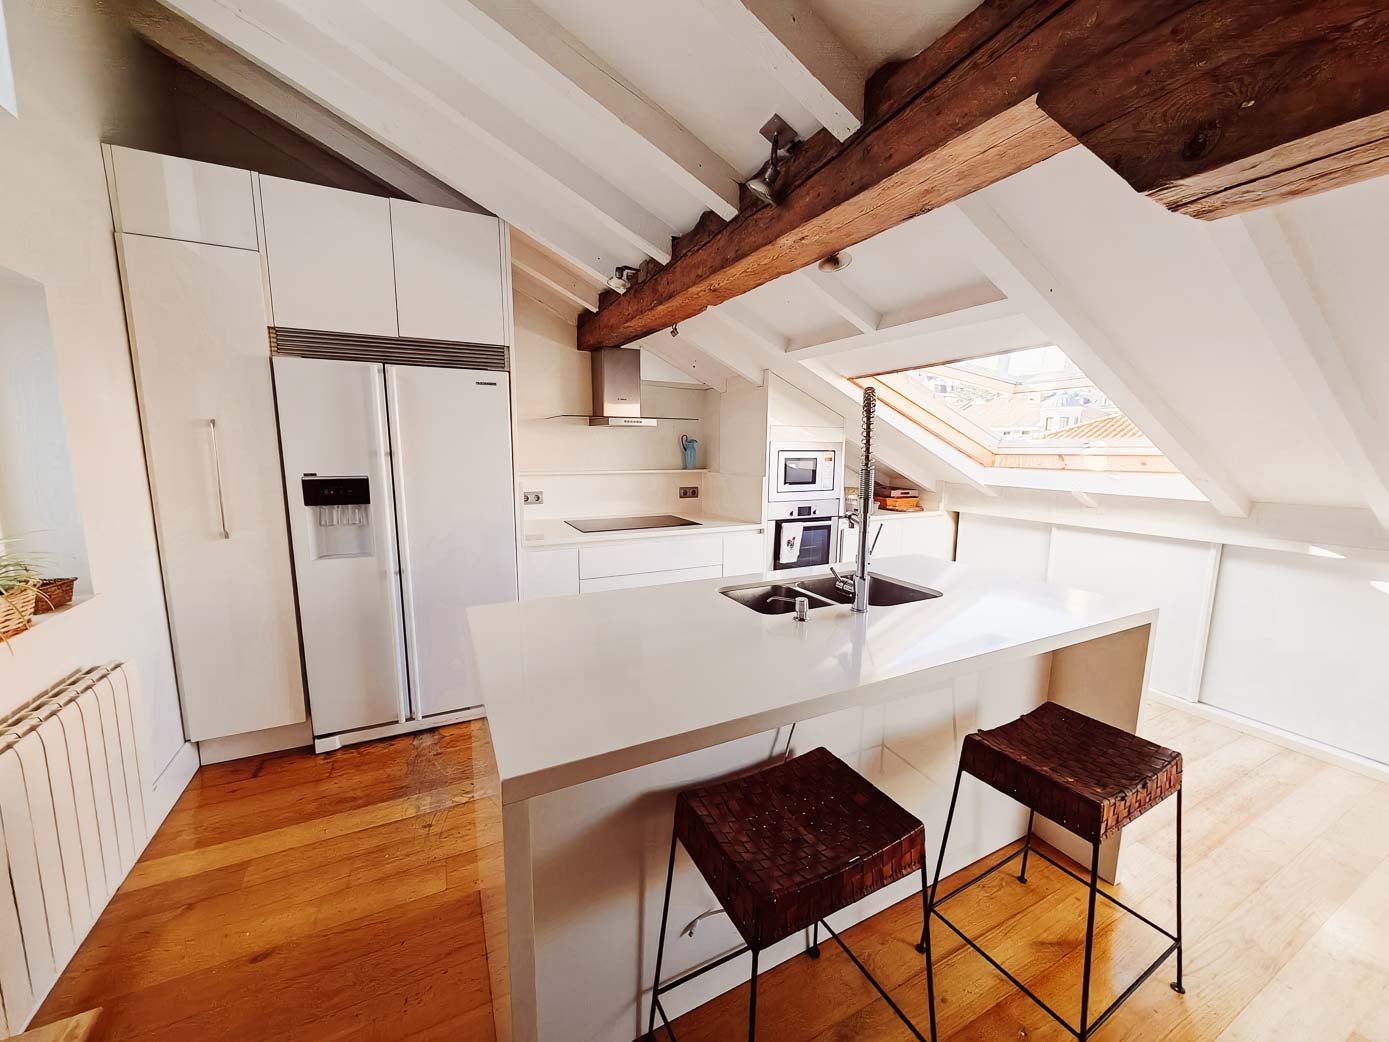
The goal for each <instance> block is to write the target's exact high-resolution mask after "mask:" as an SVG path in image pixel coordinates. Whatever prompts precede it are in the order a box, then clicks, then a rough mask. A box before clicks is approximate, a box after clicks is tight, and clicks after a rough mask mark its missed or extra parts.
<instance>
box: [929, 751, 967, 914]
mask: <svg viewBox="0 0 1389 1042" xmlns="http://www.w3.org/2000/svg"><path fill="white" fill-rule="evenodd" d="M961 777H964V767H956V786H954V791H953V792H951V793H950V810H949V811H947V813H946V831H945V832H943V834H942V836H940V854H939V856H938V857H936V881H935V882H933V884H931V907H935V903H936V889H938V888H939V886H940V870H942V868H943V867H945V863H946V843H949V842H950V825H951V824H954V804H956V802H957V800H958V799H960V778H961Z"/></svg>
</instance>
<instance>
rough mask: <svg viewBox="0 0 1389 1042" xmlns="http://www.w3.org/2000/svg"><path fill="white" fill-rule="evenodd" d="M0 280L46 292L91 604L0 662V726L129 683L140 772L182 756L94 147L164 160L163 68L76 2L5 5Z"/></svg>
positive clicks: (103, 8)
mask: <svg viewBox="0 0 1389 1042" xmlns="http://www.w3.org/2000/svg"><path fill="white" fill-rule="evenodd" d="M5 14H6V18H7V21H8V26H9V36H10V47H11V53H12V55H13V58H14V66H15V80H16V84H17V89H18V95H19V111H20V115H19V116H18V117H17V118H16V117H14V116H11V115H10V114H9V113H7V112H3V111H0V156H3V157H4V160H3V162H0V268H8V269H10V270H12V271H14V272H16V273H18V274H20V275H22V276H24V277H26V278H29V279H33V280H34V281H36V282H38V283H40V284H42V285H43V287H44V291H45V293H46V296H47V301H48V313H49V322H50V326H51V331H52V337H53V346H54V350H55V352H56V356H57V360H58V372H59V379H60V384H59V385H60V387H61V391H62V399H63V407H64V412H65V414H66V417H67V425H68V435H69V441H70V446H71V453H72V464H73V473H74V477H75V480H76V487H77V498H78V501H79V503H80V506H81V510H82V514H83V516H84V518H85V521H86V539H87V548H88V552H89V555H90V560H91V577H92V585H93V587H94V589H95V591H96V596H95V597H94V598H93V599H92V600H91V601H89V602H87V603H85V604H82V605H79V606H77V607H76V608H74V609H73V610H71V611H69V612H66V613H63V614H62V615H60V616H57V617H55V618H53V619H51V620H50V621H47V622H45V623H43V624H42V625H40V626H39V627H37V628H36V629H35V630H33V631H31V632H29V633H25V634H21V635H20V636H19V637H18V638H16V639H15V640H14V641H13V643H12V645H11V649H10V651H9V652H5V653H0V712H3V711H4V710H7V709H9V708H11V707H12V706H14V705H16V704H17V703H19V702H22V701H23V700H25V699H27V698H29V697H30V696H32V695H34V694H36V693H38V691H39V690H40V689H42V688H44V687H46V686H48V685H49V684H52V683H53V682H55V681H56V680H58V679H59V678H61V677H62V676H64V675H65V674H67V673H68V672H69V671H71V670H73V669H74V668H76V667H78V666H83V665H93V664H97V663H100V662H103V661H106V660H110V659H122V660H129V661H131V662H132V663H133V664H134V666H135V668H136V669H137V670H138V674H139V678H140V684H141V688H142V701H143V704H144V706H145V710H146V714H147V719H148V722H149V739H150V741H149V748H150V750H151V760H152V764H151V768H150V773H151V774H152V775H153V774H158V773H159V772H160V771H162V769H163V768H164V767H165V766H166V765H168V764H169V763H170V761H171V760H172V759H173V758H174V756H175V755H176V754H177V753H179V752H180V750H181V749H182V748H183V744H184V742H183V725H182V721H181V718H180V715H179V709H178V699H177V691H176V688H175V685H174V672H173V662H172V656H171V653H170V649H169V638H168V628H167V622H166V619H165V615H164V599H163V594H162V590H161V587H160V580H159V566H158V558H157V556H156V552H155V542H154V528H153V521H152V517H151V513H150V505H149V489H148V486H147V484H146V477H145V465H144V455H143V452H142V448H141V442H140V427H139V421H138V417H137V413H136V407H135V394H134V387H133V384H132V379H131V370H130V357H129V353H128V346H127V341H126V333H125V319H124V315H123V311H122V303H121V291H120V283H119V279H118V276H117V271H116V257H115V248H114V245H113V241H112V225H111V211H110V204H109V202H108V200H107V195H106V180H105V175H104V173H103V170H102V162H101V149H100V143H101V142H102V141H103V140H105V141H114V142H117V143H120V144H126V145H131V146H134V147H137V148H148V149H155V150H161V151H171V150H173V146H174V141H173V127H172V126H171V124H170V123H169V121H168V117H167V112H166V110H165V106H164V105H163V104H162V103H161V89H160V83H161V76H162V73H163V69H164V65H163V61H162V59H159V58H158V57H157V56H154V55H152V53H151V52H149V51H147V50H146V49H145V48H144V47H143V46H142V45H140V44H138V43H137V41H136V40H135V39H134V38H133V37H132V36H131V35H130V34H129V33H128V32H127V31H126V30H125V29H124V27H123V26H122V24H121V22H120V18H119V14H118V12H112V11H111V10H110V9H109V6H108V5H98V4H93V3H90V2H87V0H5Z"/></svg>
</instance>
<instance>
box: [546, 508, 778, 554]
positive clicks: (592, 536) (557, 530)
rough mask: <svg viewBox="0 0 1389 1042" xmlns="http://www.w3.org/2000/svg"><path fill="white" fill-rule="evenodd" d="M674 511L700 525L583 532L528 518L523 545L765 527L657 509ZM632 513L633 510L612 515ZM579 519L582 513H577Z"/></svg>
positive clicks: (559, 544)
mask: <svg viewBox="0 0 1389 1042" xmlns="http://www.w3.org/2000/svg"><path fill="white" fill-rule="evenodd" d="M655 513H672V514H674V515H675V516H676V517H684V518H688V519H689V520H691V521H698V522H699V524H698V525H684V526H682V527H680V528H638V529H634V530H632V531H629V532H580V531H579V530H578V529H577V528H570V527H569V525H567V524H565V522H564V521H563V520H562V519H560V518H550V519H547V520H540V521H526V522H524V524H523V525H522V528H521V535H522V542H521V548H522V549H523V550H554V549H557V548H559V547H565V546H591V545H593V544H594V543H621V542H626V541H627V540H629V539H668V538H670V537H671V536H690V535H726V534H727V533H729V532H755V531H757V530H758V529H760V528H761V527H762V522H761V521H738V520H736V519H735V518H731V517H718V516H716V515H714V514H695V513H684V512H681V511H655ZM607 516H610V515H607V514H584V515H583V517H584V518H591V517H607ZM611 516H616V517H633V516H637V515H633V514H617V515H611ZM575 520H579V516H578V515H576V516H575Z"/></svg>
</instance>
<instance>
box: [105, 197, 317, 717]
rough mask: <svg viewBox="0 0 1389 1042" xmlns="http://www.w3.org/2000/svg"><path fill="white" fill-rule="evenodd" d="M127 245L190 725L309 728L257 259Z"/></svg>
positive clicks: (125, 238)
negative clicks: (304, 724)
mask: <svg viewBox="0 0 1389 1042" xmlns="http://www.w3.org/2000/svg"><path fill="white" fill-rule="evenodd" d="M247 202H248V203H249V199H248V200H247ZM118 242H119V249H120V256H121V267H122V272H123V275H124V280H125V293H126V307H127V310H128V314H129V318H130V331H131V348H132V352H133V356H134V361H135V373H136V378H137V385H138V389H139V398H140V415H141V422H142V426H143V429H144V436H145V456H146V460H147V462H148V464H149V473H150V486H151V492H152V494H153V499H154V509H155V518H156V522H157V525H158V532H159V552H160V561H161V564H162V567H163V572H164V588H165V596H166V598H167V600H168V606H169V626H170V631H171V633H172V636H173V640H174V662H175V666H176V669H177V673H178V678H179V688H180V692H181V694H182V698H183V714H184V728H185V730H186V732H187V735H188V737H189V738H190V739H192V740H194V741H202V740H205V739H209V738H220V737H224V736H226V735H231V734H239V733H241V732H245V731H258V730H263V729H266V728H271V727H279V726H283V725H286V724H293V723H300V722H302V721H303V720H304V719H305V703H304V688H303V681H302V678H301V673H300V668H299V638H298V633H297V630H296V623H295V612H294V587H293V582H292V579H291V576H290V563H289V546H288V543H287V541H286V539H285V502H284V493H283V489H282V486H281V484H280V454H279V446H278V443H277V441H276V436H275V404H274V395H273V392H272V390H271V382H270V362H269V359H268V358H267V357H266V355H267V351H266V332H265V321H266V318H265V302H264V296H263V291H262V283H261V269H260V257H259V255H258V254H257V253H256V252H255V251H253V250H245V249H239V248H236V247H230V246H209V245H206V244H203V243H191V242H179V241H177V240H174V239H161V238H154V237H152V236H146V235H132V234H129V233H122V234H121V235H120V236H119V238H118Z"/></svg>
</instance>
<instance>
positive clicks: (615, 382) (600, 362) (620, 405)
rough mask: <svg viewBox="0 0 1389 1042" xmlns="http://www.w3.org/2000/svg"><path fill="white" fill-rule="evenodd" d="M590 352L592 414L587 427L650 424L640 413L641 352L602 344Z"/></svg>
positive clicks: (651, 423)
mask: <svg viewBox="0 0 1389 1042" xmlns="http://www.w3.org/2000/svg"><path fill="white" fill-rule="evenodd" d="M592 354H593V406H592V408H593V415H592V416H590V417H589V418H588V425H589V426H590V427H654V426H656V421H655V419H654V418H652V417H649V416H648V417H643V416H642V414H641V352H640V351H639V350H637V349H636V348H630V347H605V348H601V349H599V350H597V351H594V352H592Z"/></svg>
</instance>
